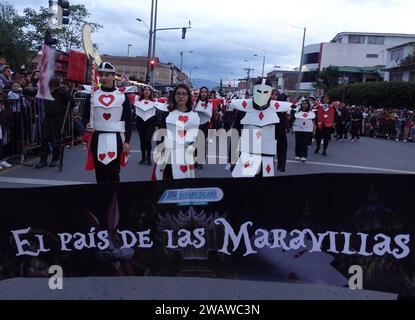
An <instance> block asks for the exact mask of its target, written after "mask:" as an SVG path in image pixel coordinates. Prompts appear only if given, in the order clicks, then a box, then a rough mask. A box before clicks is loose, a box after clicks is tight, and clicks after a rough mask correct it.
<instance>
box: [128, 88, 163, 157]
mask: <svg viewBox="0 0 415 320" xmlns="http://www.w3.org/2000/svg"><path fill="white" fill-rule="evenodd" d="M134 109H135V114H136V116H137V131H138V135H139V138H140V148H141V157H142V158H141V161H140V164H147V165H151V149H152V148H151V145H152V144H151V141H152V137H153V133H154V127H155V120H156V111H157V107H156V101H155V100H154V99H153V95H152V90H151V87H150V86H145V87H143V88H142V89H141V92H140V95H139V96H136V97H135V99H134Z"/></svg>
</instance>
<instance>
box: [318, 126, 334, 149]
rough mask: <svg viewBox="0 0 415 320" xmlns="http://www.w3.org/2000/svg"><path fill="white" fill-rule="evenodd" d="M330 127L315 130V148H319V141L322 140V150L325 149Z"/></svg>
mask: <svg viewBox="0 0 415 320" xmlns="http://www.w3.org/2000/svg"><path fill="white" fill-rule="evenodd" d="M331 132H332V128H329V127H323V128H322V129H317V130H316V144H317V149H320V145H321V141H323V150H327V148H328V146H329V142H330V137H331Z"/></svg>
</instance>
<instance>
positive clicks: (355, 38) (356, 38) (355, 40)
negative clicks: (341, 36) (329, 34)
mask: <svg viewBox="0 0 415 320" xmlns="http://www.w3.org/2000/svg"><path fill="white" fill-rule="evenodd" d="M349 43H365V36H349Z"/></svg>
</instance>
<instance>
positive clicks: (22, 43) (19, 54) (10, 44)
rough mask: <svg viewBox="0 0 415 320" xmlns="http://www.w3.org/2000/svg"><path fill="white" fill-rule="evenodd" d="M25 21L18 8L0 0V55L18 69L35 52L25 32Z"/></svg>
mask: <svg viewBox="0 0 415 320" xmlns="http://www.w3.org/2000/svg"><path fill="white" fill-rule="evenodd" d="M24 26H25V21H24V19H23V18H22V17H20V16H19V15H18V13H17V11H16V9H15V8H14V7H13V6H12V5H11V4H9V3H7V2H0V56H3V57H5V58H6V59H7V63H8V64H9V65H10V66H11V67H12V68H13V69H18V68H20V67H21V66H22V65H25V64H26V63H27V62H28V61H29V60H30V57H31V56H32V55H33V54H34V52H33V51H32V50H31V46H30V42H29V41H28V40H27V39H26V37H25V33H24Z"/></svg>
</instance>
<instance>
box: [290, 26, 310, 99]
mask: <svg viewBox="0 0 415 320" xmlns="http://www.w3.org/2000/svg"><path fill="white" fill-rule="evenodd" d="M289 26H290V27H291V28H294V29H299V30H303V31H304V33H303V44H302V46H301V58H300V68H299V69H298V85H297V86H298V87H297V96H300V84H301V71H302V69H303V56H304V44H305V35H306V32H307V28H306V27H304V28H301V27H297V26H294V25H291V24H290V25H289Z"/></svg>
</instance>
